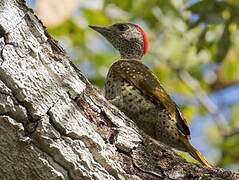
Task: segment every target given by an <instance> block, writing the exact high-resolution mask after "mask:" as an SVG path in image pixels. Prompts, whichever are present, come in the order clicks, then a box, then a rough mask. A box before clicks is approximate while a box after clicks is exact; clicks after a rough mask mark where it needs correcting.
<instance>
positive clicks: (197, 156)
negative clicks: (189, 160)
mask: <svg viewBox="0 0 239 180" xmlns="http://www.w3.org/2000/svg"><path fill="white" fill-rule="evenodd" d="M181 140H182V141H183V142H184V144H185V145H186V147H185V148H186V149H185V151H186V152H188V153H189V154H190V155H191V156H192V157H193V158H194V159H196V160H197V161H199V162H200V163H201V164H202V165H204V166H207V167H209V168H212V167H213V166H212V165H211V164H209V163H208V162H207V160H206V158H205V157H204V156H203V155H202V154H201V153H200V152H199V151H198V150H197V149H195V148H194V147H193V146H192V145H191V144H190V142H189V141H188V139H186V138H181Z"/></svg>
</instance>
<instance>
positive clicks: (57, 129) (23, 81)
mask: <svg viewBox="0 0 239 180" xmlns="http://www.w3.org/2000/svg"><path fill="white" fill-rule="evenodd" d="M0 164H1V166H0V177H1V178H0V179H74V180H75V179H76V180H78V179H99V180H102V179H120V180H122V179H238V178H239V174H238V173H234V172H231V171H226V170H223V169H220V168H212V169H209V168H206V167H203V166H201V165H198V164H193V163H189V162H186V161H185V160H184V159H182V158H181V157H180V156H178V155H177V154H176V153H175V152H173V151H172V150H170V149H169V148H167V147H165V146H163V145H161V144H160V143H159V142H156V141H154V140H152V139H151V138H149V137H148V136H146V135H145V134H144V133H143V132H141V131H140V130H138V129H137V127H136V126H135V125H134V123H132V122H131V121H130V120H129V119H128V118H127V117H125V116H124V115H123V114H122V113H121V112H120V111H119V110H117V109H116V108H115V107H113V106H112V105H110V104H109V103H108V102H107V101H106V100H105V99H104V97H103V96H102V95H100V94H99V92H97V90H96V89H95V88H94V87H93V86H92V85H91V84H90V83H89V82H88V81H87V79H86V78H85V77H84V76H83V75H82V74H81V73H80V71H78V70H77V68H75V66H74V65H73V64H72V63H71V62H70V60H69V58H68V56H67V55H66V53H65V52H64V50H63V49H62V48H61V46H60V45H59V44H58V43H57V42H56V41H55V40H54V39H53V38H52V37H51V36H50V35H49V34H48V33H47V31H46V29H45V28H44V27H43V26H42V23H41V22H40V21H39V20H38V18H37V17H36V16H35V15H34V13H33V11H32V10H31V9H29V8H28V7H27V6H26V4H25V2H24V0H1V2H0Z"/></svg>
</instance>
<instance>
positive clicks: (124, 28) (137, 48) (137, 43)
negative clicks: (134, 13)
mask: <svg viewBox="0 0 239 180" xmlns="http://www.w3.org/2000/svg"><path fill="white" fill-rule="evenodd" d="M89 27H90V28H92V29H94V30H95V31H97V32H99V33H100V34H102V35H103V36H104V37H105V38H106V39H107V40H108V41H109V42H110V43H111V44H112V45H113V46H114V48H115V49H117V50H118V51H119V52H120V55H121V58H122V59H141V58H142V56H143V55H145V54H146V53H147V50H148V47H149V41H148V38H147V36H146V34H145V32H144V31H143V30H142V29H141V28H140V27H139V26H137V25H135V24H130V23H117V24H113V25H112V26H107V27H98V26H89Z"/></svg>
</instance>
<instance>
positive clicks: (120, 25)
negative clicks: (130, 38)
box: [117, 24, 129, 31]
mask: <svg viewBox="0 0 239 180" xmlns="http://www.w3.org/2000/svg"><path fill="white" fill-rule="evenodd" d="M117 28H118V29H119V30H120V31H126V30H127V29H129V27H128V26H127V25H126V24H117Z"/></svg>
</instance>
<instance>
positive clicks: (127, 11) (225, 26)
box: [49, 0, 239, 169]
mask: <svg viewBox="0 0 239 180" xmlns="http://www.w3.org/2000/svg"><path fill="white" fill-rule="evenodd" d="M87 2H88V4H87ZM87 2H86V1H84V3H83V1H79V4H78V7H77V9H76V11H75V12H74V13H73V14H72V17H71V19H69V20H68V21H66V22H63V23H62V24H61V25H60V26H59V27H56V28H54V29H49V32H50V33H51V34H52V35H53V36H54V37H56V38H57V39H58V40H59V41H61V42H62V44H63V46H64V48H65V49H66V50H67V51H68V53H69V55H70V56H71V59H72V60H73V61H74V63H75V64H76V65H78V67H79V68H80V69H81V71H82V72H83V73H84V74H85V75H86V76H87V77H88V78H89V80H90V81H91V82H92V83H93V84H94V85H96V86H97V87H98V88H99V89H101V90H102V92H103V88H104V80H105V76H106V73H107V70H108V68H109V67H110V65H111V64H112V63H113V62H114V61H115V60H116V59H117V58H119V54H118V53H117V52H116V51H115V50H114V49H113V48H112V47H111V45H110V44H109V43H108V42H106V40H104V39H103V37H102V36H100V35H99V34H98V33H96V32H94V31H92V30H91V29H89V28H88V24H91V25H100V26H104V25H110V24H113V23H116V22H131V23H136V24H138V25H140V26H141V27H142V28H143V29H144V30H145V31H146V32H147V34H148V37H149V40H150V42H151V43H150V49H149V53H148V55H147V56H145V57H144V58H143V61H144V63H145V64H146V65H147V66H148V67H150V68H151V69H152V70H153V71H154V73H155V74H156V75H157V76H158V78H159V80H160V81H161V82H162V85H163V86H164V88H165V89H166V90H167V91H168V92H169V93H170V94H171V95H173V97H174V95H180V98H179V99H177V98H176V101H177V103H179V104H180V105H182V106H181V107H182V109H183V111H184V113H185V117H187V119H188V120H189V121H190V120H191V119H193V118H195V117H201V119H200V121H202V122H201V124H203V123H205V124H206V120H204V119H207V117H208V116H209V115H211V116H212V118H210V120H209V121H213V126H212V127H210V129H207V132H208V134H207V135H208V138H207V139H209V141H210V142H209V143H210V144H211V148H214V150H215V151H214V152H219V155H218V156H217V157H215V155H213V157H214V159H210V160H212V161H214V164H215V165H220V166H227V167H231V168H234V169H238V166H237V165H238V164H239V103H238V101H237V102H233V103H230V102H227V99H223V100H222V101H223V102H224V103H221V104H219V105H218V104H216V105H217V106H218V107H217V108H218V110H219V111H218V112H216V113H212V112H210V110H208V109H207V108H205V106H203V105H202V104H200V103H199V102H198V98H197V96H198V95H200V93H199V94H198V92H197V89H193V88H192V87H191V86H190V85H189V84H187V83H186V82H185V81H183V80H182V78H181V77H180V72H182V71H186V72H189V74H190V75H191V76H192V77H193V78H194V79H195V80H196V81H197V82H198V83H199V86H200V87H201V88H202V90H203V91H205V92H206V94H208V96H211V95H214V94H217V93H218V92H219V91H220V92H221V91H222V92H224V93H227V91H226V90H227V88H229V87H232V86H234V85H236V84H238V83H239V59H238V58H239V53H238V52H239V51H238V50H239V45H238V44H239V29H238V25H239V18H238V17H239V1H238V0H172V1H166V0H124V1H119V0H105V1H103V0H95V1H92V0H89V1H87ZM94 3H95V4H98V6H93V4H94ZM238 94H239V93H238ZM227 95H228V94H227ZM229 95H230V94H229ZM232 96H233V95H232ZM217 98H221V97H220V96H217ZM224 110H227V112H229V113H227V114H226V115H225V114H223V115H225V119H226V122H224V123H225V124H226V125H225V124H223V125H220V123H221V122H220V121H218V122H217V118H216V117H217V113H223V112H224ZM228 114H229V115H228ZM222 128H224V129H223V130H222ZM194 144H197V142H196V143H194ZM199 146H200V145H199Z"/></svg>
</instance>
